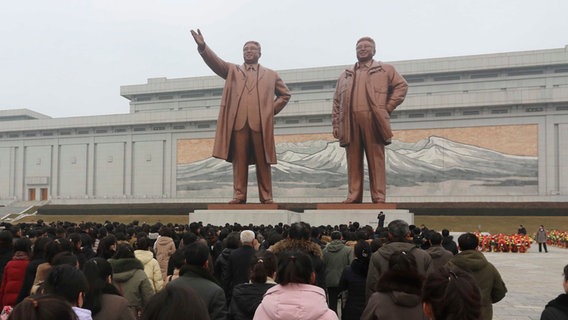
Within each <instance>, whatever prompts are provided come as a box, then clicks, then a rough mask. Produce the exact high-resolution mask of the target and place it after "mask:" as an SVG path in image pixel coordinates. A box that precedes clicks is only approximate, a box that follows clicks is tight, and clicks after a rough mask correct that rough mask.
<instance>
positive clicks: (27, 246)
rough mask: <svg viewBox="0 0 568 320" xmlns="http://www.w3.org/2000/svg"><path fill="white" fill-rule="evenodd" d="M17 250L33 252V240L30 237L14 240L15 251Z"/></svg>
mask: <svg viewBox="0 0 568 320" xmlns="http://www.w3.org/2000/svg"><path fill="white" fill-rule="evenodd" d="M16 251H22V252H25V253H28V254H30V253H32V241H31V240H30V239H28V238H17V239H16V241H15V242H14V252H16Z"/></svg>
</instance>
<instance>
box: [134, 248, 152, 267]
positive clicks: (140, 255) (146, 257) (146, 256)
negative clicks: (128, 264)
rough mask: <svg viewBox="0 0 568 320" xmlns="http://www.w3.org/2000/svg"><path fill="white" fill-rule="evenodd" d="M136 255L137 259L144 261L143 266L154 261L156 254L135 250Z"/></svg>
mask: <svg viewBox="0 0 568 320" xmlns="http://www.w3.org/2000/svg"><path fill="white" fill-rule="evenodd" d="M134 255H135V256H136V259H138V260H140V261H142V264H144V265H146V264H148V262H150V261H152V259H154V254H153V253H152V251H148V250H135V251H134Z"/></svg>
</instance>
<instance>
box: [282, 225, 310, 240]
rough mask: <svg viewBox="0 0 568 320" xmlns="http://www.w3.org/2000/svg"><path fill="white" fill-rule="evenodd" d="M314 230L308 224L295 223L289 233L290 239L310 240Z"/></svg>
mask: <svg viewBox="0 0 568 320" xmlns="http://www.w3.org/2000/svg"><path fill="white" fill-rule="evenodd" d="M311 231H312V228H311V226H310V224H309V223H306V222H302V221H300V222H294V223H292V225H291V226H290V230H289V231H288V237H289V238H290V239H294V240H309V239H310V234H311Z"/></svg>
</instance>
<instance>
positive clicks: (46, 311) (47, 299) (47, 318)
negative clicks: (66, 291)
mask: <svg viewBox="0 0 568 320" xmlns="http://www.w3.org/2000/svg"><path fill="white" fill-rule="evenodd" d="M8 319H11V320H77V319H78V318H77V315H76V314H75V311H73V308H72V307H71V304H70V303H69V302H67V301H65V300H63V299H62V298H60V297H58V296H55V295H52V294H43V295H35V296H31V297H27V298H25V299H24V300H23V301H22V302H20V303H18V304H17V305H16V306H15V307H14V309H13V310H12V312H11V313H10V317H9V318H8Z"/></svg>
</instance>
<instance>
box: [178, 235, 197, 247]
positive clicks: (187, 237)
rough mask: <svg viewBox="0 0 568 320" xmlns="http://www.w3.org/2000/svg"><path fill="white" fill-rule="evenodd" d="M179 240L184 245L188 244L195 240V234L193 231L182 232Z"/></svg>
mask: <svg viewBox="0 0 568 320" xmlns="http://www.w3.org/2000/svg"><path fill="white" fill-rule="evenodd" d="M181 241H182V242H183V245H184V246H188V245H190V244H192V243H194V242H195V241H197V235H196V234H195V233H193V232H184V233H183V235H182V236H181Z"/></svg>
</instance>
